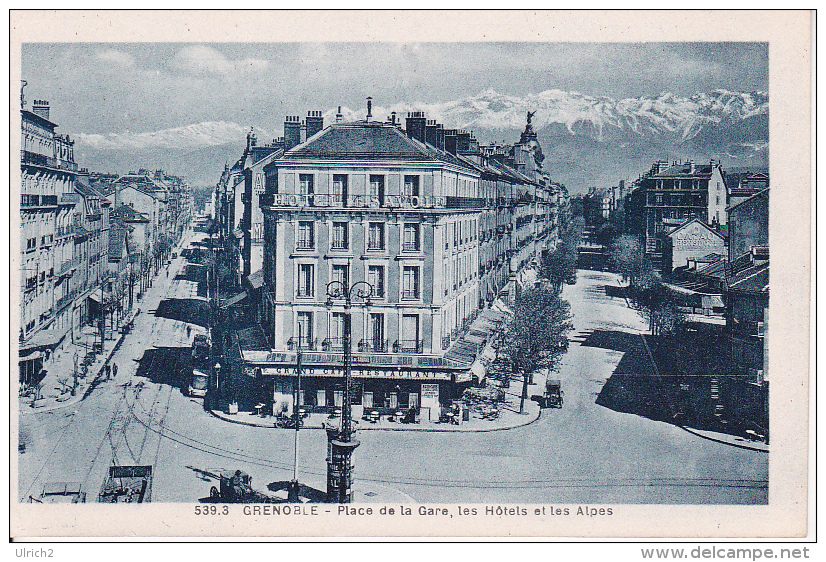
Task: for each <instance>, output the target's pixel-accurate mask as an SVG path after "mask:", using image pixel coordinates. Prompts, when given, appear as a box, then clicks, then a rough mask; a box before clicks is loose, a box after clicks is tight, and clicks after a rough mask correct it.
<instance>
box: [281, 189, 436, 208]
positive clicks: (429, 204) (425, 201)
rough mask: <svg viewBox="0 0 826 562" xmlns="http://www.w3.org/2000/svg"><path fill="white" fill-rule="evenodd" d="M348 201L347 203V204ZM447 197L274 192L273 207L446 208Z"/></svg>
mask: <svg viewBox="0 0 826 562" xmlns="http://www.w3.org/2000/svg"><path fill="white" fill-rule="evenodd" d="M345 203H346V204H345ZM446 204H447V198H446V197H434V196H431V195H421V196H417V195H386V196H385V197H384V202H382V201H381V199H380V198H379V197H378V196H377V195H348V196H347V197H346V201H345V197H344V196H342V195H327V194H321V193H318V194H311V195H301V194H295V193H274V194H273V195H272V206H273V207H299V208H300V207H348V208H365V209H444V208H445V206H446Z"/></svg>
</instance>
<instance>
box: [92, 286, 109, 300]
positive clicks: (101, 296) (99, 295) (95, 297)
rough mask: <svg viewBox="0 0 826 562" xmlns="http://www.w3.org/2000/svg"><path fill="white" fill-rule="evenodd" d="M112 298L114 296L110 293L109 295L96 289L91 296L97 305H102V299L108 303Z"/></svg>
mask: <svg viewBox="0 0 826 562" xmlns="http://www.w3.org/2000/svg"><path fill="white" fill-rule="evenodd" d="M111 297H112V295H111V294H110V293H107V292H106V291H102V290H101V289H95V290H94V291H92V293H91V294H90V295H89V298H90V299H92V300H93V301H95V302H96V303H100V302H101V299H102V300H103V302H106V301H108V300H109V299H110V298H111Z"/></svg>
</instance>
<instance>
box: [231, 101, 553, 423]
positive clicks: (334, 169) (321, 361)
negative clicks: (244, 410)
mask: <svg viewBox="0 0 826 562" xmlns="http://www.w3.org/2000/svg"><path fill="white" fill-rule="evenodd" d="M284 130H285V135H284V140H283V141H281V140H280V139H279V141H277V142H274V143H273V146H274V147H276V150H269V151H264V150H261V151H256V147H255V146H254V144H255V143H254V142H252V140H254V139H252V138H251V139H250V140H248V147H247V151H245V156H246V157H247V160H246V162H243V161H239V162H238V163H237V164H236V166H234V167H233V168H232V169H231V170H230V169H228V170H226V171H225V174H224V177H222V180H221V182H219V186H218V187H219V189H218V190H217V192H216V193H217V195H216V203H217V205H218V207H219V210H218V217H217V220H218V222H219V224H224V225H225V226H224V227H223V228H224V230H225V231H226V232H227V233H229V228H228V227H229V224H232V223H236V224H238V225H239V226H240V228H241V230H242V231H243V230H244V229H245V227H246V226H249V227H251V230H252V231H254V229H255V224H256V220H255V213H256V212H258V211H259V210H260V213H261V217H262V223H263V271H262V273H263V275H259V276H258V277H255V279H256V281H255V284H254V285H255V288H256V291H255V295H256V297H257V296H259V295H260V302H256V303H255V307H254V308H255V310H256V311H257V315H256V316H257V318H256V321H257V322H258V326H256V327H254V328H249V329H246V330H245V331H244V335H243V337H241V338H239V345H238V346H236V347H235V348H234V349H236V350H237V355H238V359H239V360H240V364H239V366H238V367H239V369H241V370H243V371H244V372H245V373H246V374H247V375H250V376H251V377H254V378H255V379H256V380H257V381H258V386H259V388H262V389H263V392H264V397H265V399H266V397H270V396H271V397H272V403H273V409H274V411H276V412H278V411H285V410H286V411H291V409H292V407H293V398H292V396H293V384H294V381H295V365H296V361H297V358H298V357H297V356H298V351H299V349H300V350H301V354H302V364H303V366H304V367H303V369H302V383H301V389H302V391H301V400H302V403H303V404H304V405H305V406H307V407H310V408H319V409H330V408H333V407H335V406H340V405H341V404H342V402H343V376H342V375H343V373H342V365H343V359H344V331H345V323H346V322H347V318H348V315H349V318H351V321H350V324H349V325H350V327H351V342H352V352H353V354H352V365H353V382H354V385H353V387H352V400H353V403H354V404H356V405H361V406H364V407H374V408H383V407H384V408H402V407H424V408H433V409H434V411H435V409H436V406H437V405H438V404H439V403H445V402H447V401H448V400H450V399H452V398H455V397H457V395H458V394H459V393H461V391H462V389H463V388H464V386H466V385H467V384H469V383H470V382H472V380H473V378H474V377H476V379H477V380H479V379H480V378H482V377H483V376H484V373H483V372H482V373H481V374H479V372H478V369H476V370H474V362H475V360H476V359H477V355H478V354H479V352H480V351H481V349H482V348H483V344H484V339H485V336H484V335H482V336H481V337H476V339H475V341H474V340H473V338H466V335H467V333H468V331H469V328H470V324H471V322H472V321H473V320H474V319H475V318H476V317H477V316H478V315H479V313H480V311H481V309H483V308H484V307H485V306H486V305H488V304H490V303H491V302H492V300H493V299H494V298H495V296H496V294H497V293H500V292H502V291H503V290H509V289H508V287H509V286H513V283H512V282H513V280H514V278H516V277H518V276H517V275H516V274H517V273H518V272H519V271H520V270H523V269H525V268H527V267H530V266H531V263H532V261H533V258H535V257H536V255H537V254H538V253H539V252H540V251H541V250H542V249H544V248H546V246H547V244H549V243H551V244H553V243H554V242H553V240H552V238H553V236H552V233H554V232H555V217H554V216H553V211H554V209H555V208H556V201H557V196H556V192H555V191H554V188H553V187H552V186H553V185H555V184H551V183H550V181H549V179H548V178H547V175H545V174H544V173H543V172H542V171H541V150H540V149H539V147H538V143H537V142H536V139H535V138H533V136H531V135H530V133H531V132H532V129H530V126H529V127H527V128H526V131H528V135H527V138H526V139H524V140H525V142H521V141H520V143H519V144H517V145H514V146H511V147H494V148H489V149H485V148H480V147H479V146H478V143H476V141H475V139H473V137H472V135H470V134H469V133H465V132H464V131H455V130H445V129H444V128H442V126H441V125H436V124H435V122H433V121H427V120H426V119H425V117H424V115H423V114H421V113H419V112H415V113H412V114H409V115H408V119H407V124H406V129H402V127H401V123H399V122H397V121H396V118H395V115H394V116H393V117H392V118H391V119H390V120H389V121H388V122H377V121H373V120H372V119H371V118H370V117H369V116H368V119H367V120H364V121H358V122H355V123H343V122H341V120H340V119H338V120H337V122H336V123H333V124H331V125H329V126H327V127H326V128H325V127H324V126H323V118H322V117H321V113H320V112H315V111H311V112H310V113H309V114H308V116H307V118H306V120H305V121H304V122H301V121H299V118H297V117H288V118H287V121H286V122H285V129H284ZM524 136H525V135H524V134H523V137H524ZM282 142H283V145H282V144H281V143H282ZM276 145H278V146H276ZM282 146H283V149H282ZM257 152H261V153H264V152H266V155H265V156H262V157H261V158H255V157H249V156H250V155H254V154H257ZM242 160H244V159H242ZM262 177H263V179H264V193H257V191H258V188H257V187H256V186H257V184H256V181H258V180H260V178H262ZM233 178H235V179H233ZM256 178H258V180H257V179H256ZM244 180H249V181H248V183H249V185H248V186H246V185H245V184H243V183H242V182H244ZM232 183H234V186H233V187H232V188H230V187H229V186H230V184H232ZM222 185H223V186H224V191H225V192H226V193H227V195H224V196H223V197H222V194H221V189H220V188H221V186H222ZM242 185H244V188H243V191H244V192H245V193H246V197H244V198H243V201H242V203H243V209H244V210H243V211H241V210H240V209H230V207H231V205H230V204H229V198H230V197H229V195H228V193H229V190H230V189H232V190H233V191H236V192H237V191H238V190H239V188H240V187H241V186H242ZM255 196H257V198H258V204H257V205H255V204H253V199H254V198H255ZM222 201H223V204H224V205H225V208H224V212H221V210H220V206H221V204H222ZM255 207H258V209H257V210H256V209H255ZM230 215H232V216H230ZM239 215H241V216H242V217H246V219H247V222H245V221H244V220H239ZM241 262H242V263H243V262H244V260H243V259H242V260H241ZM253 269H254V267H253V266H252V264H250V270H253ZM252 273H253V275H251V276H250V280H251V281H250V282H251V283H252V277H254V276H255V271H253V272H252ZM259 277H260V279H259ZM356 282H361V283H362V285H361V288H362V289H364V288H365V287H366V285H365V283H366V284H369V291H367V293H369V295H366V294H364V295H362V296H364V297H366V298H363V299H358V302H356V300H354V301H353V302H352V306H351V307H350V308H345V303H344V301H343V300H342V299H338V298H330V297H329V295H328V286H329V285H330V283H334V284H335V285H336V286H338V287H348V288H349V287H350V286H352V285H353V284H354V283H356ZM259 287H260V289H259ZM238 333H240V332H238ZM253 340H254V343H253ZM233 370H235V369H234V368H233Z"/></svg>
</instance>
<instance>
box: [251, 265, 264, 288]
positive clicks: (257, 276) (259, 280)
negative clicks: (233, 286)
mask: <svg viewBox="0 0 826 562" xmlns="http://www.w3.org/2000/svg"><path fill="white" fill-rule="evenodd" d="M247 282H249V284H250V287H252V289H253V290H255V289H260V288H261V287H263V286H264V270H263V269H259V270H258V271H256V272H255V273H253V274H252V275H250V276H249V277H247Z"/></svg>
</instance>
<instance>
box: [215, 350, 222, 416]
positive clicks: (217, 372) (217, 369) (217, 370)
mask: <svg viewBox="0 0 826 562" xmlns="http://www.w3.org/2000/svg"><path fill="white" fill-rule="evenodd" d="M220 377H221V364H220V363H218V362H217V361H216V362H215V401H214V405H217V404H218V400H217V399H218V385H219V384H220V383H219V381H220Z"/></svg>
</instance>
